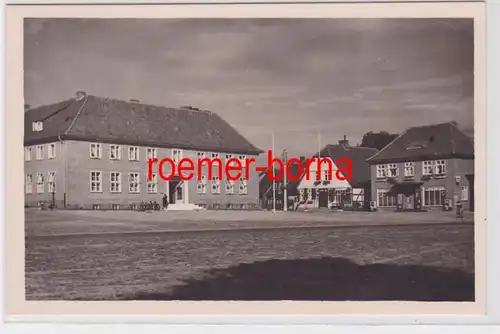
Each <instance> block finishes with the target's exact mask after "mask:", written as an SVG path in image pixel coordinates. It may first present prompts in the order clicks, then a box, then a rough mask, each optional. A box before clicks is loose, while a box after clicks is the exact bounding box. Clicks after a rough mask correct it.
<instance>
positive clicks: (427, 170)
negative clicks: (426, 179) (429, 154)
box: [422, 161, 433, 175]
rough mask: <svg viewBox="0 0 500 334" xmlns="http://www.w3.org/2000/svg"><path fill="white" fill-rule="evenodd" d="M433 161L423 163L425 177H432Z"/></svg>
mask: <svg viewBox="0 0 500 334" xmlns="http://www.w3.org/2000/svg"><path fill="white" fill-rule="evenodd" d="M432 165H433V164H432V161H424V162H422V174H423V175H432Z"/></svg>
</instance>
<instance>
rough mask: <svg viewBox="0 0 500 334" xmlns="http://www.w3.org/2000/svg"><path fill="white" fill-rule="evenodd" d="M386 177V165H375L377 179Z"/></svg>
mask: <svg viewBox="0 0 500 334" xmlns="http://www.w3.org/2000/svg"><path fill="white" fill-rule="evenodd" d="M386 177H387V165H377V179H383V178H386Z"/></svg>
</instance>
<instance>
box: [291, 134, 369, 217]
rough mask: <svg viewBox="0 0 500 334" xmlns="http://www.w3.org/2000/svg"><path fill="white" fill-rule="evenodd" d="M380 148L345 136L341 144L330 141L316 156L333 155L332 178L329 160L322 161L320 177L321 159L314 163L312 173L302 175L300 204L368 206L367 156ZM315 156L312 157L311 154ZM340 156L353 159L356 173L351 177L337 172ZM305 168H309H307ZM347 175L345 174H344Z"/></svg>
mask: <svg viewBox="0 0 500 334" xmlns="http://www.w3.org/2000/svg"><path fill="white" fill-rule="evenodd" d="M376 152H377V150H376V149H373V148H366V147H353V146H350V145H349V141H348V140H347V139H346V138H345V137H344V139H343V140H340V141H339V143H338V144H337V145H327V146H326V147H325V148H323V149H322V150H321V152H320V153H319V154H315V155H314V156H313V157H312V158H314V159H317V158H318V156H319V158H320V159H330V161H331V163H332V167H333V170H332V178H331V179H329V175H328V169H329V166H328V165H327V164H326V163H324V162H323V163H322V165H321V174H322V175H321V177H320V180H318V177H317V170H318V168H317V167H318V163H317V160H315V162H313V163H312V164H311V165H310V168H309V177H304V176H305V175H304V176H303V177H302V178H301V181H300V183H299V185H298V189H299V192H300V208H305V209H307V208H323V207H324V208H353V209H364V208H367V206H368V204H369V200H370V194H371V191H370V187H371V181H370V166H369V165H368V164H367V163H366V159H368V158H369V157H371V156H372V155H373V154H375V153H376ZM309 159H311V158H309ZM340 159H349V160H350V162H351V168H352V175H351V178H350V179H347V180H340V179H339V178H337V176H336V172H337V170H339V167H340V168H342V166H337V165H336V163H337V162H338V161H340ZM304 172H306V170H305V169H304ZM344 177H345V175H344Z"/></svg>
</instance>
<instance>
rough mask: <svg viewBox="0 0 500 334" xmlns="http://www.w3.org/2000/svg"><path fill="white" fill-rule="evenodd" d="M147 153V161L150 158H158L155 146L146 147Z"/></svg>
mask: <svg viewBox="0 0 500 334" xmlns="http://www.w3.org/2000/svg"><path fill="white" fill-rule="evenodd" d="M147 155H148V161H149V160H151V159H156V158H158V156H157V152H156V148H154V147H148V149H147Z"/></svg>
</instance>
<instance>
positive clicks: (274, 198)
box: [271, 130, 276, 213]
mask: <svg viewBox="0 0 500 334" xmlns="http://www.w3.org/2000/svg"><path fill="white" fill-rule="evenodd" d="M272 135H273V137H272V138H273V147H272V152H273V155H274V130H273V132H272ZM271 168H272V172H273V213H274V212H276V181H275V175H274V170H275V168H274V165H273V166H271Z"/></svg>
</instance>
